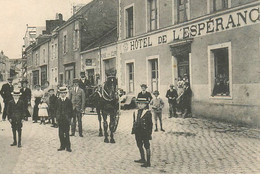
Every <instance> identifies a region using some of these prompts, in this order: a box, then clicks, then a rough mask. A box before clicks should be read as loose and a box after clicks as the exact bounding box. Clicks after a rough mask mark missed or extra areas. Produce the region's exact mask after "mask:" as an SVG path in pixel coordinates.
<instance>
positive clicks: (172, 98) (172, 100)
mask: <svg viewBox="0 0 260 174" xmlns="http://www.w3.org/2000/svg"><path fill="white" fill-rule="evenodd" d="M166 98H168V103H169V113H170V115H169V118H172V117H177V116H176V105H177V102H176V99H177V98H178V93H177V91H176V90H175V89H174V85H173V84H171V85H170V89H169V90H168V91H167V93H166Z"/></svg>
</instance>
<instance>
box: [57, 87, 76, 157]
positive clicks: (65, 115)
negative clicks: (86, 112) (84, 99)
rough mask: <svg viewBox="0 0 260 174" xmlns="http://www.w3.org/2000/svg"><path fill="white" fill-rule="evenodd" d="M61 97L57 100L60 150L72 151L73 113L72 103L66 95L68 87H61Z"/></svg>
mask: <svg viewBox="0 0 260 174" xmlns="http://www.w3.org/2000/svg"><path fill="white" fill-rule="evenodd" d="M58 92H59V95H60V98H59V99H58V101H57V108H56V117H57V122H58V125H59V139H60V148H59V149H58V151H63V150H65V149H66V150H67V151H68V152H71V144H70V136H69V130H70V120H71V116H72V114H73V108H72V103H71V100H70V99H69V98H67V97H66V95H67V93H68V89H67V87H60V88H59V90H58Z"/></svg>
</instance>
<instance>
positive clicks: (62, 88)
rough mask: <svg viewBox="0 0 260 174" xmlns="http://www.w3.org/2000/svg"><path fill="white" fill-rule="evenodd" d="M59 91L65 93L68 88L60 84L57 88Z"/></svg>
mask: <svg viewBox="0 0 260 174" xmlns="http://www.w3.org/2000/svg"><path fill="white" fill-rule="evenodd" d="M58 91H59V92H60V93H67V92H68V88H67V87H66V86H62V87H60V88H59V90H58Z"/></svg>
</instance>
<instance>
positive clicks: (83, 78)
mask: <svg viewBox="0 0 260 174" xmlns="http://www.w3.org/2000/svg"><path fill="white" fill-rule="evenodd" d="M89 85H90V82H89V81H88V79H87V78H86V75H85V71H81V72H80V79H79V87H80V88H81V89H83V90H84V92H85V94H86V95H87V87H88V86H89Z"/></svg>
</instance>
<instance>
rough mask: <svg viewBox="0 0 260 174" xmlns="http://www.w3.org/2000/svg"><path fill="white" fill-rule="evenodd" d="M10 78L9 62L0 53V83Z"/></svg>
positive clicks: (2, 53)
mask: <svg viewBox="0 0 260 174" xmlns="http://www.w3.org/2000/svg"><path fill="white" fill-rule="evenodd" d="M8 77H10V62H9V58H8V57H7V56H6V55H5V54H4V52H3V51H1V52H0V81H6V80H7V79H8Z"/></svg>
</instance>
